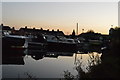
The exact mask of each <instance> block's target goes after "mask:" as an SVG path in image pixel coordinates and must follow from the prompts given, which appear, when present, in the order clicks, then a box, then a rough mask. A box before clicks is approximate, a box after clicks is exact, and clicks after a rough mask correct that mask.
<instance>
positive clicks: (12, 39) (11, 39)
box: [2, 35, 28, 49]
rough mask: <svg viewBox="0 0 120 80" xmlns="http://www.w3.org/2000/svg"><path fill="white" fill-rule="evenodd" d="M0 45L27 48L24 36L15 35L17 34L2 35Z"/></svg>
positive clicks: (4, 47)
mask: <svg viewBox="0 0 120 80" xmlns="http://www.w3.org/2000/svg"><path fill="white" fill-rule="evenodd" d="M2 47H3V49H6V48H19V49H20V48H22V49H23V48H27V47H28V45H27V43H26V37H25V36H17V35H4V36H2Z"/></svg>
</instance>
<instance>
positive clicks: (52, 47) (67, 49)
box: [47, 42, 77, 52]
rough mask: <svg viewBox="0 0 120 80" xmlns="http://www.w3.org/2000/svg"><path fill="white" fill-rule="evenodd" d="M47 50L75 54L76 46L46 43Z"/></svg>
mask: <svg viewBox="0 0 120 80" xmlns="http://www.w3.org/2000/svg"><path fill="white" fill-rule="evenodd" d="M47 50H48V51H59V52H76V51H77V45H76V44H68V43H57V42H48V43H47Z"/></svg>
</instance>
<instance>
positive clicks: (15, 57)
mask: <svg viewBox="0 0 120 80" xmlns="http://www.w3.org/2000/svg"><path fill="white" fill-rule="evenodd" d="M24 56H25V54H24V50H7V51H6V50H3V51H2V64H12V65H24V60H23V58H24Z"/></svg>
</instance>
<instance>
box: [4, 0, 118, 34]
mask: <svg viewBox="0 0 120 80" xmlns="http://www.w3.org/2000/svg"><path fill="white" fill-rule="evenodd" d="M2 14H3V15H2V21H3V24H4V25H9V26H10V27H15V28H16V29H19V28H20V27H24V26H28V27H29V28H33V27H35V28H43V29H50V30H52V29H54V30H57V29H60V30H62V31H63V32H64V33H65V34H71V33H72V31H73V29H75V30H76V23H79V34H80V33H81V32H82V29H84V31H85V32H86V31H87V30H90V29H92V30H94V31H95V32H98V33H102V34H108V31H109V29H110V28H111V25H114V26H117V25H118V3H117V2H3V3H2Z"/></svg>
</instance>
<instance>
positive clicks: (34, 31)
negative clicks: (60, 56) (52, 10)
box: [19, 26, 64, 36]
mask: <svg viewBox="0 0 120 80" xmlns="http://www.w3.org/2000/svg"><path fill="white" fill-rule="evenodd" d="M19 34H20V35H37V34H46V35H54V36H64V33H63V32H62V31H59V30H57V31H54V30H52V31H49V29H48V30H43V29H42V28H41V29H35V28H33V29H32V28H27V26H26V27H25V28H20V29H19Z"/></svg>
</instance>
